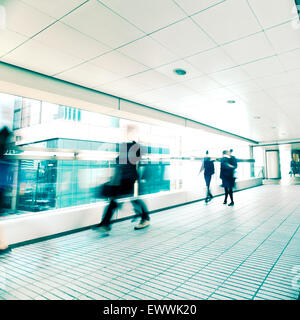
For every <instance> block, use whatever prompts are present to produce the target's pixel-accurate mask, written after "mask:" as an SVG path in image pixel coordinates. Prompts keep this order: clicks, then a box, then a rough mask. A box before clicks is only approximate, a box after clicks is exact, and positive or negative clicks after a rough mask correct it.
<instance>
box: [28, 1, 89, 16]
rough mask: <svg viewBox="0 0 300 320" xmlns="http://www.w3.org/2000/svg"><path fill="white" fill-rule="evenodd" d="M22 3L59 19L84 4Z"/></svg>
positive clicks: (59, 2)
mask: <svg viewBox="0 0 300 320" xmlns="http://www.w3.org/2000/svg"><path fill="white" fill-rule="evenodd" d="M22 2H25V3H26V4H28V5H30V6H32V7H34V8H36V9H38V10H40V11H42V12H44V13H46V14H48V15H49V16H51V17H54V18H57V19H59V18H61V17H62V16H64V15H65V14H67V13H68V12H69V11H71V10H73V9H75V8H76V7H78V6H80V5H81V4H83V3H84V2H86V0H63V1H62V0H50V1H49V0H22Z"/></svg>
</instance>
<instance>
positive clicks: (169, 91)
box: [152, 83, 197, 105]
mask: <svg viewBox="0 0 300 320" xmlns="http://www.w3.org/2000/svg"><path fill="white" fill-rule="evenodd" d="M152 92H153V95H155V96H157V97H159V99H160V100H162V101H164V105H167V103H168V100H170V101H176V100H177V99H180V98H182V97H184V96H192V95H195V94H196V93H197V92H195V91H194V90H192V89H190V88H188V87H186V86H184V85H183V84H180V83H179V84H174V85H170V86H166V87H163V88H159V89H156V90H153V91H152Z"/></svg>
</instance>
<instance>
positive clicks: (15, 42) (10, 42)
mask: <svg viewBox="0 0 300 320" xmlns="http://www.w3.org/2000/svg"><path fill="white" fill-rule="evenodd" d="M27 39H28V38H27V37H25V36H23V35H21V34H19V33H16V32H14V31H10V30H8V29H3V30H1V29H0V43H1V45H0V57H1V56H3V55H5V54H6V53H8V52H9V51H11V50H13V49H15V48H16V47H17V46H19V45H20V44H21V43H23V42H24V41H26V40H27Z"/></svg>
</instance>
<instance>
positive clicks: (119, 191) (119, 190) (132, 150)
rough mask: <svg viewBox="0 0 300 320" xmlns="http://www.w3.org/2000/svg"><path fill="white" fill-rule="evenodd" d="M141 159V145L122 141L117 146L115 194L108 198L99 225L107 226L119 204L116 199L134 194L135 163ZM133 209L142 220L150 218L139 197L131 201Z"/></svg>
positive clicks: (136, 173) (136, 176)
mask: <svg viewBox="0 0 300 320" xmlns="http://www.w3.org/2000/svg"><path fill="white" fill-rule="evenodd" d="M140 159H141V147H140V146H139V144H138V143H136V142H135V141H133V142H129V143H122V144H120V146H119V156H118V158H117V159H116V172H115V176H114V177H113V179H114V180H116V181H118V183H117V187H116V188H115V190H116V191H115V194H114V195H112V196H111V197H110V198H111V199H110V203H109V205H108V207H107V208H106V209H105V212H104V215H103V218H102V221H101V223H100V224H99V226H109V224H110V222H111V219H112V216H113V214H114V212H115V210H116V209H117V208H118V207H119V206H120V204H119V203H118V202H117V201H116V199H118V198H122V197H132V196H133V195H134V184H135V182H136V181H137V179H138V172H137V168H136V166H137V163H138V161H139V160H140ZM131 203H132V205H133V208H134V211H135V212H136V214H137V215H139V216H141V218H142V220H150V217H149V214H148V209H147V207H146V205H145V203H144V202H143V201H142V200H140V199H135V200H132V201H131Z"/></svg>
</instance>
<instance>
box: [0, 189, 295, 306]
mask: <svg viewBox="0 0 300 320" xmlns="http://www.w3.org/2000/svg"><path fill="white" fill-rule="evenodd" d="M299 191H300V186H296V185H294V186H279V185H266V186H262V187H258V188H253V189H248V190H245V191H241V192H237V193H235V195H234V196H235V203H236V205H235V207H233V208H232V207H227V206H224V205H223V204H222V202H223V199H222V197H217V198H215V199H213V201H212V202H211V203H209V204H208V205H205V203H204V202H197V203H193V204H190V205H186V206H182V207H178V208H173V209H170V210H167V211H163V212H160V213H156V214H153V215H151V226H150V227H149V228H147V229H144V230H139V231H134V230H133V224H132V223H131V222H130V221H128V220H127V221H123V222H119V223H116V224H114V225H113V229H112V231H111V234H110V235H109V236H108V237H103V236H102V235H101V234H100V233H99V231H96V230H92V229H89V230H87V231H82V232H77V233H73V234H69V235H66V236H63V237H58V238H53V239H50V240H47V241H42V242H36V243H33V244H29V245H25V246H21V247H16V248H14V249H13V251H12V252H11V253H10V254H7V255H5V256H1V258H0V271H1V270H2V276H1V275H0V279H2V280H3V284H2V285H1V283H0V288H2V290H1V289H0V299H2V300H3V299H4V300H11V299H22V300H32V299H38V300H41V299H50V300H63V299H67V300H71V299H79V300H86V299H97V300H103V299H109V300H110V299H114V300H118V299H121V300H135V299H143V300H144V299H151V300H152V299H154V300H171V299H175V300H178V299H180V300H182V299H187V300H193V299H209V300H229V299H239V300H240V299H242V300H244V299H255V300H256V299H257V300H263V299H266V300H270V299H272V300H273V299H280V300H295V299H297V297H298V295H299V284H300V249H299V248H300V230H299V222H300V201H299ZM297 268H298V269H297ZM298 277H299V278H298ZM297 280H298V281H297ZM293 284H294V285H293Z"/></svg>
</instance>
